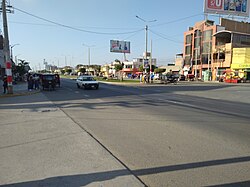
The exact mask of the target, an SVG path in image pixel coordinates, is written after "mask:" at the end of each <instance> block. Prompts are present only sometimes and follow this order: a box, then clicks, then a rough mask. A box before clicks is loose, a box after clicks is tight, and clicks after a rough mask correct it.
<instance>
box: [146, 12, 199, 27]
mask: <svg viewBox="0 0 250 187" xmlns="http://www.w3.org/2000/svg"><path fill="white" fill-rule="evenodd" d="M200 15H203V13H199V14H194V15H191V16H187V17H184V18H179V19H176V20H173V21H168V22H165V23H160V24H157V25H152V26H150V27H159V26H162V25H167V24H170V23H176V22H179V21H183V20H186V19H189V18H193V17H196V16H200Z"/></svg>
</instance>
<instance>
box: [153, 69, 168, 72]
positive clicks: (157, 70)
mask: <svg viewBox="0 0 250 187" xmlns="http://www.w3.org/2000/svg"><path fill="white" fill-rule="evenodd" d="M165 71H166V70H165V69H159V68H155V70H154V72H155V73H163V72H165Z"/></svg>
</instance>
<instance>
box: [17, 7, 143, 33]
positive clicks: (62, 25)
mask: <svg viewBox="0 0 250 187" xmlns="http://www.w3.org/2000/svg"><path fill="white" fill-rule="evenodd" d="M14 9H15V10H17V11H19V12H22V13H24V14H27V15H29V16H32V17H35V18H37V19H40V20H43V21H46V22H49V23H52V24H53V25H57V26H60V27H64V28H68V29H72V30H76V31H80V32H85V33H90V34H99V35H124V34H132V33H136V32H139V31H142V30H144V29H139V30H135V31H130V32H120V33H108V32H96V31H90V30H85V29H79V28H75V27H72V26H69V25H65V24H61V23H57V22H55V21H51V20H48V19H45V18H42V17H39V16H36V15H34V14H31V13H28V12H26V11H24V10H21V9H18V8H16V7H14Z"/></svg>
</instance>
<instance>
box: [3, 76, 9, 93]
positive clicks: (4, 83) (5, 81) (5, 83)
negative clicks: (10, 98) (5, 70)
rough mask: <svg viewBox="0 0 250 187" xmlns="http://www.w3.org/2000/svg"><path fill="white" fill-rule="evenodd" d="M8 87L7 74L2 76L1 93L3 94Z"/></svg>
mask: <svg viewBox="0 0 250 187" xmlns="http://www.w3.org/2000/svg"><path fill="white" fill-rule="evenodd" d="M7 89H8V82H7V76H4V77H3V93H4V94H5V93H6V91H7Z"/></svg>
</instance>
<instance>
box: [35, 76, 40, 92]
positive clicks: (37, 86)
mask: <svg viewBox="0 0 250 187" xmlns="http://www.w3.org/2000/svg"><path fill="white" fill-rule="evenodd" d="M39 82H40V78H39V76H38V75H36V76H35V77H34V83H35V90H38V89H39Z"/></svg>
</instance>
